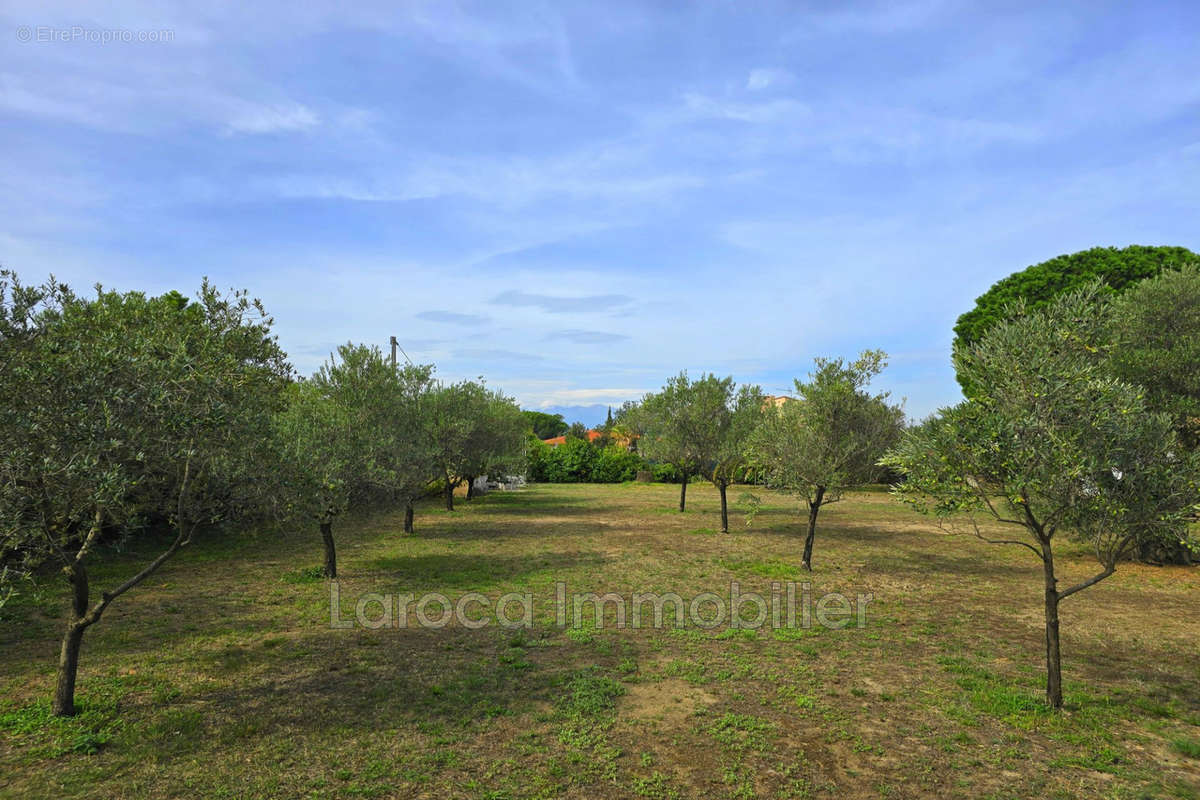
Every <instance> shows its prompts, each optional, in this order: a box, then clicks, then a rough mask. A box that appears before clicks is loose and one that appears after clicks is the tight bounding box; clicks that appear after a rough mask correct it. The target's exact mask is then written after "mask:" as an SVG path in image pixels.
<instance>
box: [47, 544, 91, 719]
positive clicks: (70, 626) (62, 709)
mask: <svg viewBox="0 0 1200 800" xmlns="http://www.w3.org/2000/svg"><path fill="white" fill-rule="evenodd" d="M67 580H68V581H70V583H71V619H70V621H69V622H68V623H67V629H66V631H65V632H64V633H63V640H62V649H61V650H59V654H58V679H57V682H56V684H55V687H54V702H53V704H52V705H51V709H50V711H51V713H52V714H53V715H54V716H56V717H73V716H75V676H76V675H78V673H79V650H80V648H81V647H82V646H83V633H84V631H86V630H87V629H88V626H89V625H90V624H91V623H90V622H88V621H87V620H86V619H85V617H86V616H87V613H88V576H87V572H86V571H85V570H84V568H83V565H82V564H75V565H74V566H72V567H68V569H67Z"/></svg>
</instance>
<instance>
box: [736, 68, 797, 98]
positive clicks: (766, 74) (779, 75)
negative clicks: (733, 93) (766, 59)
mask: <svg viewBox="0 0 1200 800" xmlns="http://www.w3.org/2000/svg"><path fill="white" fill-rule="evenodd" d="M791 81H792V73H790V72H788V71H787V70H785V69H770V68H766V67H760V68H758V69H752V70H750V76H749V77H748V78H746V88H747V89H749V90H750V91H752V92H761V91H762V90H764V89H769V88H770V87H772V86H782V85H786V84H788V83H791Z"/></svg>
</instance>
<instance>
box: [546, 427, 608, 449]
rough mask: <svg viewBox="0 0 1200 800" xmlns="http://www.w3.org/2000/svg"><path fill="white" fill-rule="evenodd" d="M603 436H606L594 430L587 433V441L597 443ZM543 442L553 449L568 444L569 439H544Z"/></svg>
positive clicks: (558, 437) (556, 437)
mask: <svg viewBox="0 0 1200 800" xmlns="http://www.w3.org/2000/svg"><path fill="white" fill-rule="evenodd" d="M603 435H604V434H603V433H601V432H600V431H595V430H593V431H588V432H587V440H588V441H589V442H594V441H596V440H597V439H599V438H600V437H601V436H603ZM542 442H543V443H544V444H548V445H550V446H551V447H557V446H558V445H560V444H566V443H567V437H566V436H555V437H554V438H553V439H542Z"/></svg>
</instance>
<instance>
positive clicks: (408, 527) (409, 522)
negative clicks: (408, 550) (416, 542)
mask: <svg viewBox="0 0 1200 800" xmlns="http://www.w3.org/2000/svg"><path fill="white" fill-rule="evenodd" d="M404 532H405V533H412V532H413V504H412V500H409V501H408V502H407V503H406V504H405V505H404Z"/></svg>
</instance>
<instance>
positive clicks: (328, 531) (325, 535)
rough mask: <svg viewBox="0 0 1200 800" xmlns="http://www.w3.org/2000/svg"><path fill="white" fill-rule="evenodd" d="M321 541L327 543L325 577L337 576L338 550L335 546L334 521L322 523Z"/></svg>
mask: <svg viewBox="0 0 1200 800" xmlns="http://www.w3.org/2000/svg"><path fill="white" fill-rule="evenodd" d="M321 541H322V542H324V544H325V577H326V578H336V577H337V550H336V549H335V548H334V546H333V522H332V521H330V520H325V521H324V522H322V523H321Z"/></svg>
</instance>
